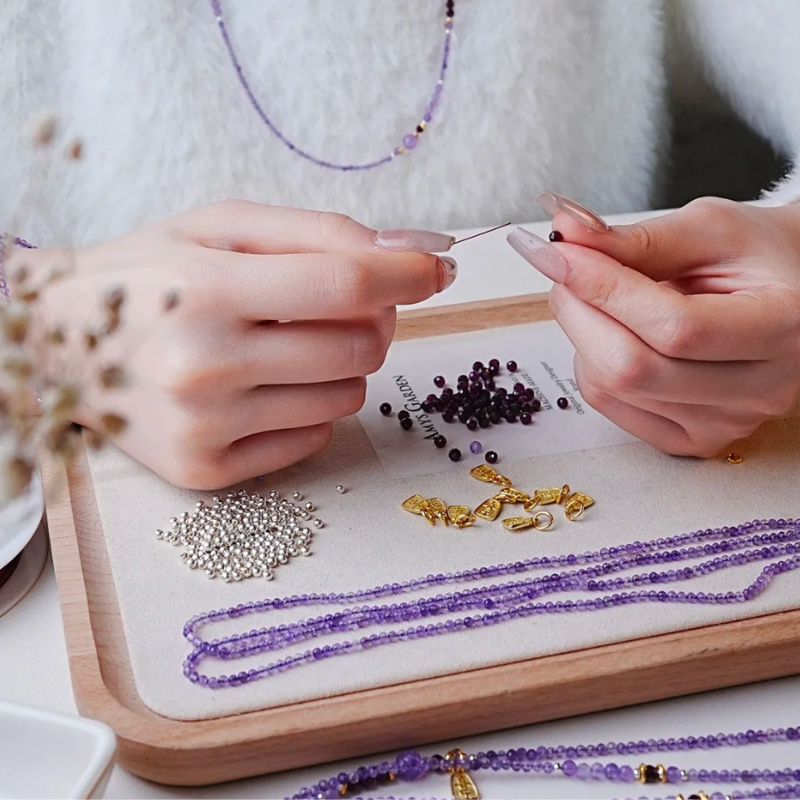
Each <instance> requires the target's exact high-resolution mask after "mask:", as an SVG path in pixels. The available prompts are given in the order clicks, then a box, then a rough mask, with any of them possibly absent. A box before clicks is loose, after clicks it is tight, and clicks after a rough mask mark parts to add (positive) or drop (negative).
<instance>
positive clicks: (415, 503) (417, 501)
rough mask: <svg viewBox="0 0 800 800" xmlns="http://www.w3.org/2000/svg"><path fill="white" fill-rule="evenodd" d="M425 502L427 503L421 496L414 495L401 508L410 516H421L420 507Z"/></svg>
mask: <svg viewBox="0 0 800 800" xmlns="http://www.w3.org/2000/svg"><path fill="white" fill-rule="evenodd" d="M427 502H428V501H427V500H426V499H425V498H424V497H423V496H422V495H421V494H415V495H412V496H411V497H409V498H408V500H406V501H405V502H404V503H403V505H402V508H403V509H404V510H405V511H409V512H411V513H412V514H422V507H423V506H424V505H425V504H426V503H427Z"/></svg>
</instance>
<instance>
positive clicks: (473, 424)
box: [467, 417, 478, 431]
mask: <svg viewBox="0 0 800 800" xmlns="http://www.w3.org/2000/svg"><path fill="white" fill-rule="evenodd" d="M467 427H468V428H469V429H470V430H471V431H474V430H475V429H476V428H477V427H478V420H476V419H475V417H470V418H469V419H468V420H467Z"/></svg>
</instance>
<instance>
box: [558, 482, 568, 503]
mask: <svg viewBox="0 0 800 800" xmlns="http://www.w3.org/2000/svg"><path fill="white" fill-rule="evenodd" d="M569 492H570V488H569V484H567V483H565V484H564V485H563V486H562V487H561V491H560V492H559V493H558V500H556V503H563V502H564V500H565V499H566V497H567V495H568V494H569Z"/></svg>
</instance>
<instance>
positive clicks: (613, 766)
mask: <svg viewBox="0 0 800 800" xmlns="http://www.w3.org/2000/svg"><path fill="white" fill-rule="evenodd" d="M799 739H800V729H798V728H797V727H787V728H778V729H770V730H766V731H764V730H757V731H756V730H749V731H744V732H738V733H727V734H725V733H719V734H711V735H708V736H697V737H695V736H687V737H680V738H671V739H658V740H656V739H649V740H648V741H638V742H635V741H631V742H627V743H616V742H610V743H604V742H601V743H598V744H589V745H583V744H579V745H572V746H565V745H560V746H558V747H546V746H540V747H537V748H535V749H526V748H524V747H519V748H509V749H508V750H500V751H494V750H488V751H486V752H478V753H473V754H470V755H468V754H466V753H464V752H463V751H462V750H453V751H451V752H449V753H447V755H445V756H441V755H431V756H425V755H423V754H422V753H419V752H417V751H416V750H405V751H403V752H401V753H398V755H397V756H396V757H395V758H394V760H392V761H382V762H380V763H378V764H373V765H369V766H363V767H358V768H357V769H355V770H353V771H351V772H340V773H339V774H338V775H336V776H334V777H332V778H330V779H328V780H321V781H319V783H316V784H314V785H313V786H307V787H303V788H302V789H300V790H299V791H298V792H297V793H296V794H294V795H292V800H310V799H311V798H334V797H355V796H358V795H362V794H364V793H365V792H373V791H374V790H375V789H377V788H378V787H382V786H386V785H388V784H394V783H416V782H419V781H423V780H426V779H430V778H435V777H436V776H444V775H447V774H448V773H452V772H453V771H463V772H464V773H467V774H471V775H475V777H476V778H478V779H480V778H479V773H481V772H501V771H513V772H515V773H517V774H518V775H519V773H522V775H521V776H520V777H521V779H523V780H528V781H530V780H531V778H534V779H535V778H536V776H537V775H539V776H552V777H556V778H563V779H567V780H581V781H606V782H608V783H614V784H632V783H634V782H637V781H638V782H639V783H643V784H660V785H662V786H665V788H666V786H667V785H669V787H670V789H671V790H672V791H673V793H672V794H667V795H666V798H665V800H677V798H682V797H685V796H687V795H688V800H750V798H753V800H766V799H767V798H768V799H769V800H772V799H773V798H775V800H777V799H778V798H796V797H800V769H798V768H797V767H786V768H784V769H777V770H776V769H763V770H760V769H733V770H727V769H722V770H714V769H681V768H680V767H678V766H674V765H670V766H667V767H665V766H662V765H661V764H617V763H615V762H614V761H608V762H606V761H605V759H609V758H616V757H618V756H628V755H633V756H636V755H644V754H645V753H666V752H670V753H672V752H676V751H681V752H685V751H689V750H698V749H702V750H712V749H715V748H719V747H744V746H748V745H754V744H758V745H769V744H773V743H775V742H797V741H798V740H799ZM583 758H591V759H598V758H599V759H604V760H603V761H596V760H595V761H594V762H593V763H589V762H586V761H578V762H576V761H575V759H583ZM562 759H564V760H563V761H562ZM699 783H704V784H710V785H721V786H723V787H724V788H725V789H726V790H728V785H730V784H745V785H746V786H747V787H748V788H744V787H743V789H742V790H735V791H730V793H729V794H727V793H723V792H721V791H716V792H713V793H712V794H711V795H709V794H707V793H706V792H705V791H703V790H701V789H698V790H696V791H687V790H684V789H682V786H681V785H683V786H686V785H692V784H694V785H697V784H699ZM770 784H772V785H770ZM678 789H681V792H680V794H677V793H676V792H677V790H678ZM728 791H729V790H728ZM637 795H638V797H639V798H642V795H641V793H640V792H638V791H637ZM528 796H534V795H528ZM543 796H546V795H543ZM645 800H646V798H645Z"/></svg>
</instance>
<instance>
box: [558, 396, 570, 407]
mask: <svg viewBox="0 0 800 800" xmlns="http://www.w3.org/2000/svg"><path fill="white" fill-rule="evenodd" d="M556 405H557V406H558V407H559V408H569V400H567V398H566V397H559V398H558V400H556Z"/></svg>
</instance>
